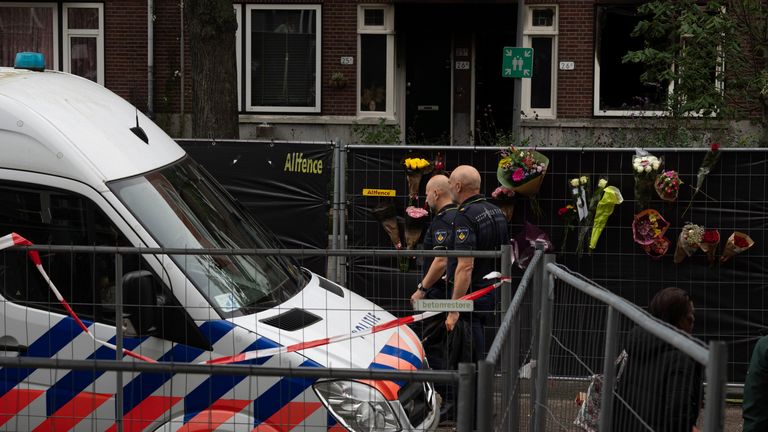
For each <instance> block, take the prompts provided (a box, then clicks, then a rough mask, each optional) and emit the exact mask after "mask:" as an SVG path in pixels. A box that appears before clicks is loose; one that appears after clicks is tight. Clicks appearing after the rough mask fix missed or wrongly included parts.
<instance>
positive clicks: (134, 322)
mask: <svg viewBox="0 0 768 432" xmlns="http://www.w3.org/2000/svg"><path fill="white" fill-rule="evenodd" d="M156 292H157V281H156V280H155V277H154V275H152V273H150V272H149V271H147V270H137V271H132V272H128V273H126V274H125V275H123V314H124V319H127V320H128V323H126V324H130V326H128V330H127V331H126V333H127V335H132V336H133V335H135V336H148V335H152V334H154V333H155V332H156V331H157V323H156V322H155V321H156V318H155V317H156V316H160V314H159V313H157V312H156V310H155V309H156V308H157V295H156V294H155V293H156ZM130 327H133V329H130Z"/></svg>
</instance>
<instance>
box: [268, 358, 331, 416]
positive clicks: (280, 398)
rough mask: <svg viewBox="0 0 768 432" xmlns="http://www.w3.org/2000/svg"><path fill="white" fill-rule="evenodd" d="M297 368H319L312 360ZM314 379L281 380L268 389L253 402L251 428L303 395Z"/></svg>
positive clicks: (286, 378)
mask: <svg viewBox="0 0 768 432" xmlns="http://www.w3.org/2000/svg"><path fill="white" fill-rule="evenodd" d="M299 367H320V365H319V364H317V363H315V362H313V361H312V360H307V361H305V362H304V363H302V364H300V365H299ZM315 381H316V379H315V378H288V377H285V378H282V379H280V381H278V382H276V383H275V384H274V385H273V386H272V387H270V388H268V389H267V390H266V391H265V392H264V393H262V394H261V395H260V396H259V397H258V398H257V399H256V400H255V401H253V417H254V423H253V426H254V427H255V426H258V425H259V424H261V423H262V422H264V421H266V420H267V419H268V418H270V417H272V416H273V415H274V414H275V413H276V412H278V411H280V408H282V407H283V406H285V404H287V403H288V402H290V401H292V400H294V399H295V398H296V396H298V395H300V394H302V393H304V390H306V389H307V388H308V387H309V386H311V385H312V384H314V383H315Z"/></svg>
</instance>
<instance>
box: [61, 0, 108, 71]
mask: <svg viewBox="0 0 768 432" xmlns="http://www.w3.org/2000/svg"><path fill="white" fill-rule="evenodd" d="M62 22H63V24H64V25H63V27H64V31H63V35H64V44H63V46H64V72H69V73H72V74H75V75H79V76H81V77H83V78H87V79H89V80H91V81H94V82H97V83H99V84H102V85H104V32H103V29H104V5H103V4H96V3H64V13H63V17H62Z"/></svg>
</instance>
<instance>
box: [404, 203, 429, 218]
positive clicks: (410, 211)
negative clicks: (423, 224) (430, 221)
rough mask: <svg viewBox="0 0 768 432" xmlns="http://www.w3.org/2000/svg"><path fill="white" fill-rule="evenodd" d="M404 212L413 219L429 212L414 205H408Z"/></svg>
mask: <svg viewBox="0 0 768 432" xmlns="http://www.w3.org/2000/svg"><path fill="white" fill-rule="evenodd" d="M405 213H406V214H407V215H408V216H410V217H412V218H414V219H419V218H423V217H425V216H427V215H428V214H429V212H427V211H426V210H424V209H423V208H420V207H416V206H409V207H408V208H406V209H405Z"/></svg>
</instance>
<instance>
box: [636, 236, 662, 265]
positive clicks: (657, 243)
mask: <svg viewBox="0 0 768 432" xmlns="http://www.w3.org/2000/svg"><path fill="white" fill-rule="evenodd" d="M641 247H642V248H643V250H644V251H645V253H646V254H648V256H650V257H651V258H653V259H656V260H657V259H659V258H661V257H663V256H664V254H666V253H667V251H668V250H669V240H667V238H666V237H658V238H655V239H653V243H651V244H647V245H643V246H641Z"/></svg>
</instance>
